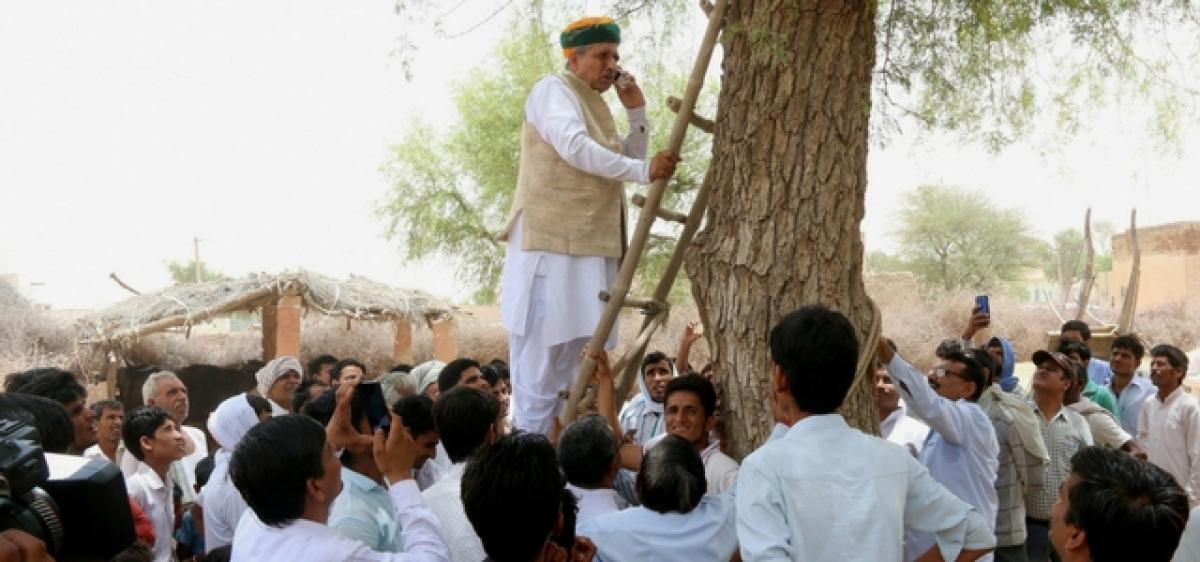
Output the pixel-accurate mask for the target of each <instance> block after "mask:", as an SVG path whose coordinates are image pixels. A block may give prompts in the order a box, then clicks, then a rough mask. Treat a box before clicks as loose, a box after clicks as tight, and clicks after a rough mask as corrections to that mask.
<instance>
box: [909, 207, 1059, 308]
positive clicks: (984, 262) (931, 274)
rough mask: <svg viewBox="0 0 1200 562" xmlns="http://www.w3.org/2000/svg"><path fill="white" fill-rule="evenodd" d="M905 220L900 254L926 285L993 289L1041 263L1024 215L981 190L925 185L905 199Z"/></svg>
mask: <svg viewBox="0 0 1200 562" xmlns="http://www.w3.org/2000/svg"><path fill="white" fill-rule="evenodd" d="M899 218H900V228H899V230H898V231H897V232H896V234H897V236H898V237H899V242H900V256H901V257H902V258H903V259H904V261H905V263H906V264H908V267H909V268H910V270H911V271H912V272H913V273H914V274H916V276H917V278H918V279H920V280H921V281H922V282H923V283H925V284H926V285H930V286H933V287H937V288H941V289H945V290H947V291H952V290H956V289H973V290H993V289H997V288H1001V287H1003V286H1004V285H1007V284H1010V283H1014V282H1016V281H1018V280H1020V279H1021V277H1022V276H1023V273H1024V272H1025V270H1027V269H1029V268H1032V267H1037V266H1039V265H1040V263H1039V262H1038V260H1037V258H1036V255H1037V251H1038V246H1039V242H1038V241H1037V240H1036V239H1034V238H1033V237H1032V236H1031V235H1030V227H1029V223H1028V222H1026V220H1025V217H1024V214H1023V213H1022V212H1021V211H1020V210H1018V209H1004V208H1000V207H999V206H997V205H996V204H995V203H993V202H992V201H991V199H989V198H988V197H987V196H986V195H984V194H983V193H981V192H978V191H966V190H961V189H955V188H950V187H944V186H933V185H923V186H921V187H918V188H917V189H915V190H914V191H912V192H911V193H910V194H909V195H907V196H906V197H905V198H904V203H903V204H902V206H901V209H900V217H899Z"/></svg>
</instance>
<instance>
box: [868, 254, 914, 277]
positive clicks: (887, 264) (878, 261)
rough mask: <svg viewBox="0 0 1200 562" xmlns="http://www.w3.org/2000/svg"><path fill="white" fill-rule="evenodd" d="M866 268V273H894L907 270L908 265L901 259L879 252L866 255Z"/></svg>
mask: <svg viewBox="0 0 1200 562" xmlns="http://www.w3.org/2000/svg"><path fill="white" fill-rule="evenodd" d="M866 267H867V273H895V272H898V271H908V270H909V268H908V264H906V263H904V259H903V258H901V257H900V256H894V255H891V254H888V253H887V252H883V251H881V250H875V251H873V252H868V253H867V264H866Z"/></svg>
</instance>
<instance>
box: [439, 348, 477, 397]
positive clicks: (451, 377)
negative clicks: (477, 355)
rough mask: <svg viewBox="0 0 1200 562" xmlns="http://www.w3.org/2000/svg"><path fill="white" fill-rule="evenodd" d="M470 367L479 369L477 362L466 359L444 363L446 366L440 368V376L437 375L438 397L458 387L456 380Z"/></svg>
mask: <svg viewBox="0 0 1200 562" xmlns="http://www.w3.org/2000/svg"><path fill="white" fill-rule="evenodd" d="M472 367H474V368H476V369H479V362H478V361H476V360H474V359H468V358H466V357H459V358H458V359H455V360H454V361H451V362H449V363H446V366H445V367H442V372H441V374H439V375H438V394H439V396H440V395H441V393H443V392H446V391H447V390H450V389H452V388H454V387H456V386H458V380H459V379H461V378H462V374H463V371H466V370H467V369H470V368H472ZM480 371H482V369H480Z"/></svg>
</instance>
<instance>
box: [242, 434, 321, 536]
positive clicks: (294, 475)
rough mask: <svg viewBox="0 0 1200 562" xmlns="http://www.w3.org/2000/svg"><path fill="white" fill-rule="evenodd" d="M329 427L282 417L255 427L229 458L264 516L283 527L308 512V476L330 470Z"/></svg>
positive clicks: (244, 492)
mask: <svg viewBox="0 0 1200 562" xmlns="http://www.w3.org/2000/svg"><path fill="white" fill-rule="evenodd" d="M324 454H325V428H323V427H321V425H320V424H318V423H316V422H315V421H313V420H312V418H309V417H307V416H297V415H289V416H278V417H274V418H271V419H269V420H267V421H265V422H262V423H260V424H258V425H255V426H254V427H252V428H250V431H248V432H246V436H245V437H243V438H242V440H241V441H240V442H238V446H237V448H236V449H234V451H233V457H232V458H230V459H229V477H230V478H231V479H233V485H234V486H235V487H237V489H238V491H239V492H241V494H242V498H243V499H245V500H246V505H248V506H250V509H253V510H254V514H255V515H257V516H258V518H259V520H261V521H262V522H263V523H266V524H267V525H271V526H273V527H282V526H283V525H286V524H287V523H290V522H291V521H293V520H295V519H297V518H299V517H300V515H301V514H302V513H304V501H305V497H306V495H307V493H308V490H307V487H308V481H309V480H312V479H314V478H320V477H322V476H324V475H325V466H324V464H322V460H323V459H322V456H323V455H324Z"/></svg>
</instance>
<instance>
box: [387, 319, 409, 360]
mask: <svg viewBox="0 0 1200 562" xmlns="http://www.w3.org/2000/svg"><path fill="white" fill-rule="evenodd" d="M392 337H393V340H392V342H393V343H392V360H393V361H395V362H396V363H397V364H399V363H407V364H409V365H412V363H413V351H412V323H411V322H409V321H408V319H403V318H402V319H399V320H393V321H392Z"/></svg>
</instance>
